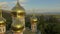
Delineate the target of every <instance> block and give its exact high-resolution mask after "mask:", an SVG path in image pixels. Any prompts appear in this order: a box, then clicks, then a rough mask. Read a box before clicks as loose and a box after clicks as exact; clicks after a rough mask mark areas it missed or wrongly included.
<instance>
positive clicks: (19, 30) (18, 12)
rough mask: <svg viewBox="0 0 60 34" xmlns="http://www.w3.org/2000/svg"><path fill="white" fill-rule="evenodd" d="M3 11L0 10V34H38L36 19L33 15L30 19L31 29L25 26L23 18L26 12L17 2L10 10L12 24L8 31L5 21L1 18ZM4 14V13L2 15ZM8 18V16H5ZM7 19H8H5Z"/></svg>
mask: <svg viewBox="0 0 60 34" xmlns="http://www.w3.org/2000/svg"><path fill="white" fill-rule="evenodd" d="M3 11H4V10H2V9H0V34H38V33H37V32H38V31H37V23H38V19H37V18H36V17H35V14H33V15H32V16H31V17H30V18H29V19H30V24H31V29H29V28H28V27H26V26H25V21H26V19H25V17H26V12H25V9H24V8H23V7H22V6H21V5H20V3H19V1H18V0H17V3H16V5H15V6H14V7H13V8H12V10H11V12H10V16H11V17H12V18H11V19H12V21H11V22H12V23H11V24H10V25H9V26H11V27H10V28H9V30H6V28H7V27H6V25H8V24H6V21H7V20H6V19H5V18H4V17H3V16H2V12H3ZM3 14H5V13H3ZM6 16H7V17H8V15H6ZM7 19H8V18H7Z"/></svg>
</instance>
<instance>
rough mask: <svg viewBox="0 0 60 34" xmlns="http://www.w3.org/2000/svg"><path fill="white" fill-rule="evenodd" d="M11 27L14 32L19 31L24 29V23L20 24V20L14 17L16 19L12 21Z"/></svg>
mask: <svg viewBox="0 0 60 34" xmlns="http://www.w3.org/2000/svg"><path fill="white" fill-rule="evenodd" d="M11 28H12V31H14V32H21V31H23V29H24V25H23V24H22V22H21V21H19V20H18V19H16V21H15V22H13V23H12V25H11Z"/></svg>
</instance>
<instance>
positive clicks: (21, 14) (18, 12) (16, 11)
mask: <svg viewBox="0 0 60 34" xmlns="http://www.w3.org/2000/svg"><path fill="white" fill-rule="evenodd" d="M11 14H12V20H13V22H14V20H16V18H19V20H20V21H21V22H22V23H23V24H24V26H25V9H24V8H23V7H22V6H21V5H20V3H19V0H17V3H16V5H15V7H13V9H12V12H11Z"/></svg>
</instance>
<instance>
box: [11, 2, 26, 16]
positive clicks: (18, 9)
mask: <svg viewBox="0 0 60 34" xmlns="http://www.w3.org/2000/svg"><path fill="white" fill-rule="evenodd" d="M17 13H18V15H20V16H23V15H25V9H24V8H23V7H22V6H21V5H20V4H19V2H17V4H16V6H15V7H13V9H12V15H13V16H16V15H17Z"/></svg>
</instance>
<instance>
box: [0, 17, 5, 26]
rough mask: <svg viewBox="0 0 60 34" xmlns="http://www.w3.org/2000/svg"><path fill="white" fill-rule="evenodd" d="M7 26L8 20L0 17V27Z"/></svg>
mask: <svg viewBox="0 0 60 34" xmlns="http://www.w3.org/2000/svg"><path fill="white" fill-rule="evenodd" d="M2 25H6V20H5V19H4V18H3V17H0V26H2Z"/></svg>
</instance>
